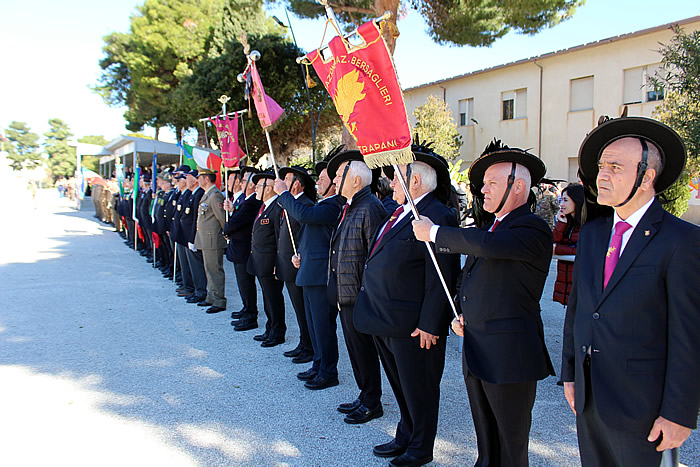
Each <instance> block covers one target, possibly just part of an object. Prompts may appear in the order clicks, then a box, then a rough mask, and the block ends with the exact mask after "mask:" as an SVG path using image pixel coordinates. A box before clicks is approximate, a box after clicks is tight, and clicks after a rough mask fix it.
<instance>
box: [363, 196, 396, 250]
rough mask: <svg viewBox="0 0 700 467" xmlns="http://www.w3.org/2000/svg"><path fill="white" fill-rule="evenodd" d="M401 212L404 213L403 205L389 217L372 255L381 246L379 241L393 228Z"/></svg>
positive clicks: (375, 243)
mask: <svg viewBox="0 0 700 467" xmlns="http://www.w3.org/2000/svg"><path fill="white" fill-rule="evenodd" d="M401 213H403V206H399V207H398V208H397V209H396V211H394V213H393V214H392V215H391V217H390V218H389V221H388V222H387V223H386V226H385V227H384V231H382V234H381V235H380V236H379V238H378V239H377V241H376V242H374V248H372V252H371V253H370V254H369V255H370V256H372V255H373V254H374V252H375V250H376V249H377V247H378V246H379V243H380V242H381V241H382V238H384V235H385V234H386V233H387V232H388V231H389V229H391V227H392V226H393V225H394V224H395V223H396V220H397V219H398V218H399V216H401Z"/></svg>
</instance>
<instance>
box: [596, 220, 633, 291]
mask: <svg viewBox="0 0 700 467" xmlns="http://www.w3.org/2000/svg"><path fill="white" fill-rule="evenodd" d="M631 227H632V226H631V225H629V224H628V223H627V222H625V221H620V222H618V223H617V224H615V233H614V234H613V236H612V239H611V240H610V247H609V248H608V252H607V253H606V254H605V269H604V270H603V290H605V287H607V286H608V282H609V281H610V277H612V274H613V271H614V270H615V266H616V265H617V260H618V259H620V246H621V245H622V235H623V234H624V233H625V232H627V230H628V229H630V228H631Z"/></svg>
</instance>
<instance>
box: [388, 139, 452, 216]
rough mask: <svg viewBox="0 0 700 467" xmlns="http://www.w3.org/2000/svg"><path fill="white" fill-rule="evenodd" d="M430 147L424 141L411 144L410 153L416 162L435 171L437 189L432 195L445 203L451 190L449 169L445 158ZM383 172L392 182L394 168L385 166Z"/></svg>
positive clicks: (430, 144)
mask: <svg viewBox="0 0 700 467" xmlns="http://www.w3.org/2000/svg"><path fill="white" fill-rule="evenodd" d="M416 139H417V138H416ZM432 145H433V143H432V142H430V143H428V142H426V141H423V143H421V144H412V145H411V151H413V155H414V156H415V158H416V161H418V162H424V163H426V164H428V165H429V166H430V167H432V168H433V170H435V173H436V174H437V187H436V188H435V191H434V194H435V196H437V197H438V199H440V201H442V202H443V203H447V201H448V199H449V198H450V192H451V190H452V181H451V178H450V168H449V166H448V164H447V161H446V160H445V158H444V157H442V156H441V155H439V154H438V153H436V152H435V151H433V149H432V148H431V146H432ZM383 170H384V173H385V174H386V176H387V177H389V178H390V179H392V180H393V178H394V166H391V165H389V166H385V167H384V168H383Z"/></svg>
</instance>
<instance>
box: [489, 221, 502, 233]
mask: <svg viewBox="0 0 700 467" xmlns="http://www.w3.org/2000/svg"><path fill="white" fill-rule="evenodd" d="M500 223H501V221H499V220H498V219H496V222H494V223H493V225H492V226H491V228H490V229H489V232H493V231H494V230H496V227H498V224H500Z"/></svg>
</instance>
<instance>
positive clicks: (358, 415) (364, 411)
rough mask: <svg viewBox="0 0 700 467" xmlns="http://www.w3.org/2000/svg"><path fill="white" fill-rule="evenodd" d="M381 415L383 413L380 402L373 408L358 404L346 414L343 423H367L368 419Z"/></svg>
mask: <svg viewBox="0 0 700 467" xmlns="http://www.w3.org/2000/svg"><path fill="white" fill-rule="evenodd" d="M382 415H384V409H383V408H382V404H379V405H378V406H376V407H375V408H373V409H370V408H368V407H365V406H364V405H360V406H359V407H358V408H356V409H355V410H354V411H353V412H352V413H350V414H348V415H346V416H345V418H344V421H345V423H349V424H351V425H358V424H360V423H367V422H368V421H370V420H374V419H375V418H379V417H381V416H382Z"/></svg>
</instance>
